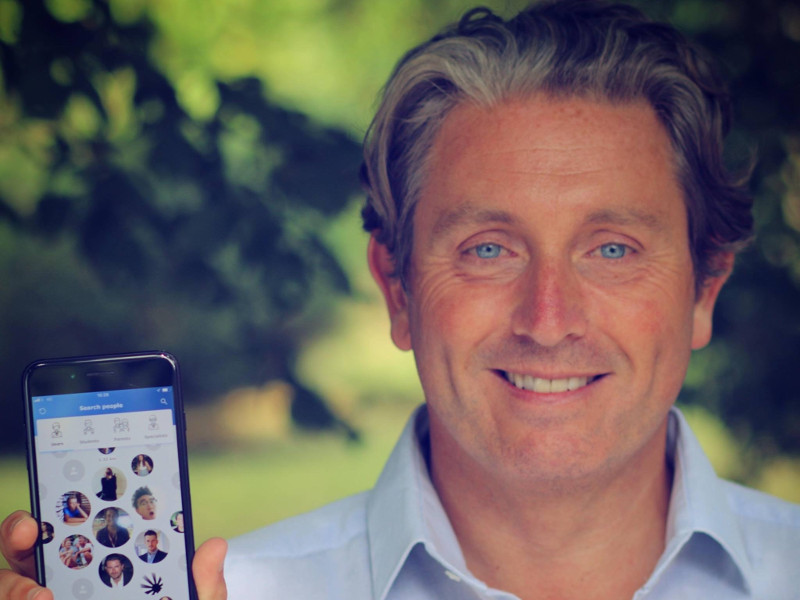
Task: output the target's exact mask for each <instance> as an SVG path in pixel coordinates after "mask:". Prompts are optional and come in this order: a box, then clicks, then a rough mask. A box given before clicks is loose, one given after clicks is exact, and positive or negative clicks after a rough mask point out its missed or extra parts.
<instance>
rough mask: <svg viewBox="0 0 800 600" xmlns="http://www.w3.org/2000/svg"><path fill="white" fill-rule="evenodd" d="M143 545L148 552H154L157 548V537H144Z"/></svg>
mask: <svg viewBox="0 0 800 600" xmlns="http://www.w3.org/2000/svg"><path fill="white" fill-rule="evenodd" d="M144 543H145V545H146V546H147V551H148V552H155V551H156V549H157V548H158V536H155V535H146V536H144Z"/></svg>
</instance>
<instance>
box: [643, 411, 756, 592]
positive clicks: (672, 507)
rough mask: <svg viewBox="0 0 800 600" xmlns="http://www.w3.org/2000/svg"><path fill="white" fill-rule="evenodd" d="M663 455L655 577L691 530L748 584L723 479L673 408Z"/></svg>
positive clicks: (747, 566)
mask: <svg viewBox="0 0 800 600" xmlns="http://www.w3.org/2000/svg"><path fill="white" fill-rule="evenodd" d="M667 458H668V459H669V460H671V461H672V464H673V468H674V474H673V478H672V495H671V497H670V503H669V513H668V516H667V530H666V539H667V543H666V548H665V550H664V553H663V554H662V556H661V560H660V561H659V563H658V565H656V569H655V570H654V572H653V577H652V579H656V578H657V577H658V576H659V575H660V574H661V573H662V572H663V570H664V569H666V567H667V566H668V565H669V563H670V562H671V561H672V559H673V558H674V557H675V556H677V554H678V553H679V552H680V550H681V549H682V548H683V547H684V546H685V545H686V544H687V543H690V541H691V538H692V537H693V536H694V535H696V534H705V535H707V536H709V537H710V538H711V539H713V540H714V541H715V542H717V544H719V546H720V547H721V548H722V549H723V550H724V551H725V553H726V554H727V556H728V557H729V558H730V560H731V561H732V562H733V564H734V565H735V566H736V568H737V569H738V571H739V574H740V575H741V577H742V582H743V584H744V586H745V587H746V588H748V589H749V587H750V585H749V582H750V581H751V578H752V565H751V563H750V560H749V558H748V554H747V552H746V550H745V543H744V540H743V538H742V534H741V531H740V529H739V527H738V525H737V524H738V519H737V518H736V515H735V514H734V513H733V510H732V509H731V506H730V504H729V502H728V495H727V493H726V491H725V487H724V486H725V484H724V482H723V481H722V480H721V479H720V478H718V477H717V475H716V473H715V472H714V468H713V467H712V466H711V463H710V462H709V460H708V458H707V457H706V455H705V452H703V449H702V447H701V446H700V442H699V441H698V439H697V437H696V436H695V435H694V432H693V431H692V430H691V428H690V427H689V424H688V423H687V422H686V418H685V417H684V416H683V414H682V413H681V412H680V410H678V409H677V408H673V409H672V410H671V411H670V414H669V424H668V430H667Z"/></svg>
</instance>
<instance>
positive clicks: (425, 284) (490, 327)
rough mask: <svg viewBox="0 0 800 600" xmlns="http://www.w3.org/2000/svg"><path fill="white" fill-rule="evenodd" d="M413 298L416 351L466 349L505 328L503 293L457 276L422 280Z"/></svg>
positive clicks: (412, 309) (413, 326)
mask: <svg viewBox="0 0 800 600" xmlns="http://www.w3.org/2000/svg"><path fill="white" fill-rule="evenodd" d="M418 283H419V285H417V286H415V292H414V293H413V294H412V298H411V336H412V343H413V346H414V351H415V352H417V353H419V352H424V350H425V348H431V347H434V346H446V347H447V348H449V349H451V350H455V351H458V350H465V349H468V348H471V347H473V346H474V345H476V344H478V343H480V341H481V340H482V339H484V338H485V337H487V336H489V335H491V333H492V332H493V331H497V330H499V329H501V328H502V322H501V321H502V314H503V310H502V309H501V307H502V306H503V305H504V300H503V294H502V291H501V290H499V289H498V288H497V287H495V286H486V288H485V289H483V288H482V287H480V286H475V285H466V284H464V283H463V282H461V281H460V280H459V279H458V278H456V277H441V278H439V277H435V276H431V277H427V278H420V280H419V282H418ZM506 312H507V311H506Z"/></svg>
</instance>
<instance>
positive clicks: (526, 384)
mask: <svg viewBox="0 0 800 600" xmlns="http://www.w3.org/2000/svg"><path fill="white" fill-rule="evenodd" d="M499 373H500V375H502V377H503V378H504V379H505V380H506V381H508V382H509V383H510V384H511V385H513V386H515V387H516V388H518V389H520V390H526V391H529V392H536V393H539V394H557V393H560V392H571V391H574V390H578V389H580V388H582V387H586V386H587V385H590V384H592V383H594V382H595V381H597V380H598V379H600V378H601V377H604V375H592V376H583V377H564V378H562V379H543V378H541V377H534V376H532V375H522V374H520V373H511V372H509V371H499Z"/></svg>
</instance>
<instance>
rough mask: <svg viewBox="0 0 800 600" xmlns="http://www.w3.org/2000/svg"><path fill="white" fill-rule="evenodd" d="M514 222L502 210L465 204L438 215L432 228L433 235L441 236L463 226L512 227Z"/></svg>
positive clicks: (510, 215)
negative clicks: (490, 224)
mask: <svg viewBox="0 0 800 600" xmlns="http://www.w3.org/2000/svg"><path fill="white" fill-rule="evenodd" d="M516 222H517V219H516V218H515V217H514V216H513V215H512V214H511V213H508V212H506V211H504V210H490V209H485V208H481V207H480V206H477V205H476V204H473V203H472V202H467V203H466V204H462V205H460V206H458V207H456V208H454V209H453V210H448V211H446V212H444V213H442V214H441V215H439V217H438V218H437V219H436V223H435V224H434V226H433V233H434V234H436V235H441V234H443V233H447V232H448V231H450V230H451V229H454V228H456V227H458V226H459V225H464V224H474V223H505V224H506V225H512V224H514V223H516Z"/></svg>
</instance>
